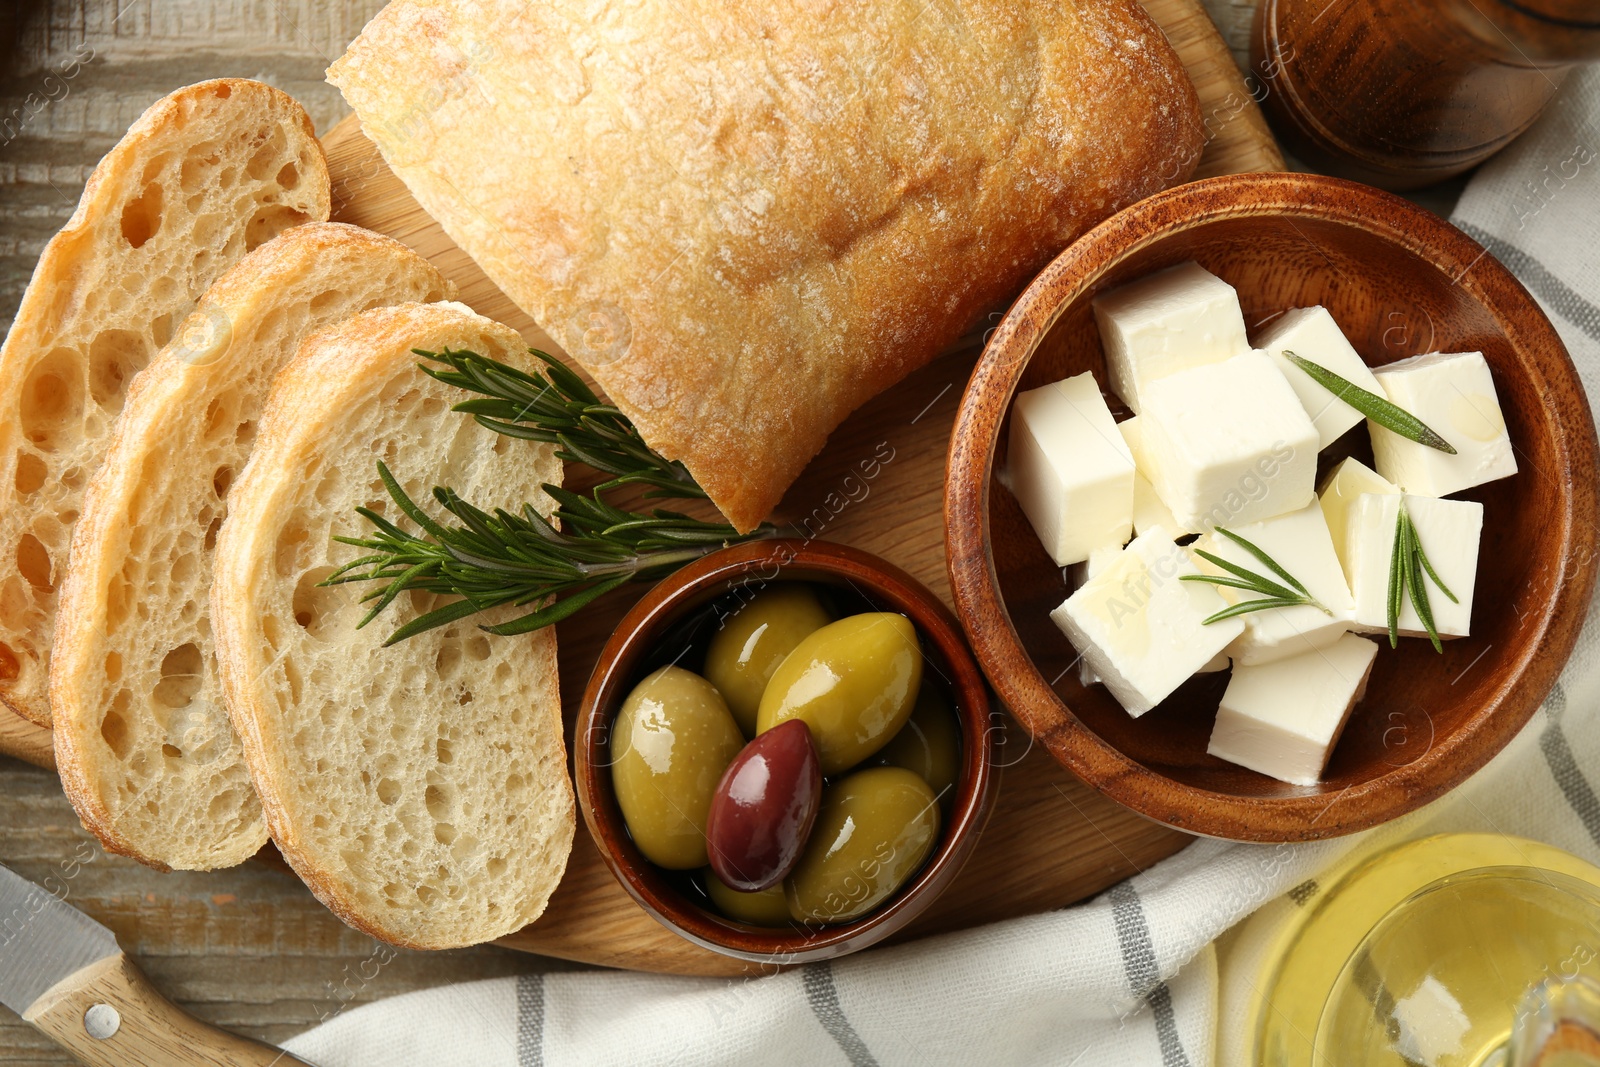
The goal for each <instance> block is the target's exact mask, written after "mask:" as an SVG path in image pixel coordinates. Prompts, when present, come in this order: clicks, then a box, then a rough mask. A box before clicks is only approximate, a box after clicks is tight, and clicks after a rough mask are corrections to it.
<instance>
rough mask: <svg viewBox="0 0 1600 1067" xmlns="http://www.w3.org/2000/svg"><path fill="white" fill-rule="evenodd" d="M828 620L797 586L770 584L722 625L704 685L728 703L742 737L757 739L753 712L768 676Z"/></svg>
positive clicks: (807, 592)
mask: <svg viewBox="0 0 1600 1067" xmlns="http://www.w3.org/2000/svg"><path fill="white" fill-rule="evenodd" d="M832 621H833V617H832V616H831V615H829V614H828V612H827V609H826V608H824V607H823V606H822V602H821V601H820V600H818V599H817V594H816V593H814V592H812V591H811V589H810V588H809V587H807V586H805V585H802V584H800V583H799V582H778V583H776V584H773V585H769V586H767V587H766V588H765V589H762V590H761V591H760V592H758V593H756V595H755V596H753V597H751V598H750V601H749V602H748V603H747V604H745V605H744V606H743V607H741V608H739V610H738V611H736V612H734V614H733V615H732V616H731V617H728V618H726V619H724V620H723V624H722V629H720V630H718V631H717V632H716V634H715V635H714V636H713V637H712V638H711V647H710V648H708V649H707V650H706V680H707V681H709V682H710V683H711V684H712V685H714V686H716V687H717V691H718V692H720V693H721V694H722V696H723V698H724V699H725V700H727V702H728V710H729V711H731V712H733V718H734V721H735V722H737V723H738V724H739V728H740V729H741V730H743V731H744V733H745V736H746V737H754V736H755V735H756V711H757V709H758V708H760V706H761V694H762V692H764V691H765V690H766V688H767V682H768V681H769V680H771V678H772V672H773V671H775V670H777V669H778V664H780V663H782V662H783V660H784V657H786V656H787V655H788V654H789V653H790V652H793V651H794V647H795V646H796V645H798V644H799V643H800V642H801V641H802V640H804V639H805V638H806V637H807V636H809V635H810V634H812V633H814V632H815V631H817V630H820V629H822V628H823V627H824V626H826V625H828V623H830V622H832Z"/></svg>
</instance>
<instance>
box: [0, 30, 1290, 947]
mask: <svg viewBox="0 0 1600 1067" xmlns="http://www.w3.org/2000/svg"><path fill="white" fill-rule="evenodd" d="M1144 3H1145V7H1146V8H1147V9H1148V10H1149V11H1150V13H1151V14H1152V15H1153V16H1154V17H1155V18H1156V20H1157V21H1158V22H1160V23H1161V25H1162V28H1163V29H1164V30H1165V31H1166V33H1167V36H1168V37H1169V38H1170V39H1171V41H1172V43H1173V46H1174V47H1175V48H1176V49H1177V51H1178V53H1179V55H1180V56H1181V57H1182V58H1183V61H1184V64H1185V65H1186V67H1187V68H1188V71H1189V74H1190V77H1191V78H1192V79H1193V81H1194V83H1195V86H1196V89H1197V90H1198V91H1199V94H1200V99H1201V105H1202V112H1203V116H1204V121H1205V124H1206V129H1207V134H1208V141H1207V145H1206V151H1205V154H1204V156H1203V157H1202V158H1201V161H1200V166H1199V170H1198V172H1197V175H1196V176H1197V177H1207V176H1210V175H1215V174H1231V173H1240V172H1244V171H1252V170H1282V169H1283V157H1282V156H1281V155H1280V154H1279V152H1278V149H1277V147H1276V145H1275V144H1274V143H1273V141H1272V137H1271V134H1270V133H1269V132H1268V130H1267V127H1266V124H1265V122H1264V121H1263V120H1262V118H1261V116H1260V113H1259V111H1258V110H1257V109H1256V106H1255V102H1254V101H1253V100H1252V99H1251V98H1250V95H1249V93H1248V91H1247V89H1246V87H1245V84H1244V80H1243V78H1242V77H1241V76H1240V74H1239V71H1238V69H1237V67H1236V66H1235V65H1234V62H1233V59H1232V57H1231V56H1230V55H1229V53H1228V50H1227V47H1226V46H1225V45H1224V44H1223V41H1222V38H1221V37H1220V35H1219V34H1218V33H1217V30H1216V28H1215V26H1213V25H1212V23H1211V20H1210V19H1209V18H1208V17H1207V15H1206V13H1205V11H1204V9H1203V8H1202V7H1201V5H1200V2H1199V0H1144ZM323 145H324V147H325V148H326V150H327V155H328V168H329V173H330V176H331V178H332V181H333V203H334V211H333V217H334V218H335V219H337V220H339V221H343V222H350V223H354V224H356V225H360V226H365V227H367V228H369V229H373V230H377V231H379V232H382V233H387V234H390V235H392V236H394V237H396V238H398V239H399V240H402V241H404V242H405V243H407V244H408V245H410V246H411V247H413V248H415V249H416V250H417V251H418V252H419V253H421V254H422V255H424V256H426V257H427V258H428V259H430V260H432V261H433V262H434V264H435V265H437V266H438V267H439V269H440V270H441V271H442V272H443V273H444V274H445V275H446V276H447V277H449V278H450V279H451V280H452V281H454V282H455V283H456V285H457V286H458V287H459V289H460V292H461V299H462V300H463V301H464V302H465V303H467V304H469V305H471V306H472V307H473V308H474V309H476V310H477V311H478V312H480V313H481V314H484V315H487V316H489V317H491V318H494V319H498V320H500V321H501V322H505V323H507V324H509V325H511V326H513V327H515V328H516V329H518V330H520V331H521V332H522V334H523V336H524V337H525V338H526V339H527V341H528V343H529V344H530V345H533V346H535V347H538V348H542V349H545V350H546V351H551V352H559V351H560V349H559V347H558V346H556V345H555V344H554V342H552V341H551V340H550V338H549V337H548V336H547V335H546V334H544V332H543V331H541V330H540V329H539V328H538V326H537V325H535V324H534V322H533V320H532V319H530V318H529V317H528V316H527V315H526V314H524V313H523V312H522V311H521V310H520V309H518V308H517V307H516V306H515V305H514V304H512V303H511V301H510V300H509V299H508V298H507V297H506V296H505V294H504V293H502V292H501V291H500V290H499V289H498V288H496V286H495V285H494V284H493V283H492V282H490V281H489V279H488V278H487V277H486V276H485V275H484V274H483V272H482V271H481V270H479V269H478V267H477V265H476V264H474V263H473V262H472V260H471V259H469V258H468V257H467V255H466V253H464V252H462V251H461V249H459V248H458V247H456V245H455V244H454V243H453V242H452V241H451V240H450V239H449V237H447V236H446V235H445V233H444V231H443V230H442V229H441V228H440V227H439V226H438V224H436V223H435V222H434V221H433V220H432V219H431V218H430V217H429V216H428V215H427V214H426V213H425V212H423V211H422V209H421V208H420V207H418V206H417V204H416V202H415V201H414V200H413V199H412V198H411V195H410V194H409V193H408V192H407V191H406V189H405V187H404V185H402V184H401V183H400V181H399V180H398V179H396V178H395V177H394V175H393V174H392V173H390V171H389V169H388V167H387V166H385V165H384V163H383V160H382V158H381V157H380V156H379V155H378V152H377V150H376V149H375V148H374V147H373V145H372V143H371V142H370V141H368V140H367V139H366V138H365V137H364V136H363V135H362V133H361V131H360V127H359V126H358V125H357V124H356V122H355V120H354V118H353V117H352V118H349V119H346V120H345V121H344V122H341V123H340V124H339V125H337V126H335V127H334V128H333V129H332V130H331V131H329V133H328V134H327V135H326V136H325V137H324V138H323ZM979 340H980V339H979V338H973V339H972V343H970V344H967V345H964V346H962V347H960V348H958V349H957V350H955V351H952V352H951V353H948V354H946V355H945V356H943V357H941V358H940V359H939V360H937V361H935V362H934V363H932V364H931V365H930V366H928V367H926V368H924V369H923V370H922V371H919V372H918V373H916V374H914V375H912V376H911V377H910V378H909V379H907V380H906V381H905V382H903V383H902V384H901V385H899V386H897V387H896V388H894V389H891V390H889V391H888V392H887V393H886V394H884V395H883V396H880V397H879V398H877V399H876V400H874V401H873V402H871V403H869V404H868V405H866V406H865V407H863V408H862V409H861V410H860V411H858V412H856V413H855V414H854V415H853V416H851V418H850V419H849V420H848V421H846V422H845V423H844V425H842V426H841V427H840V428H839V429H838V430H836V431H835V432H834V434H833V436H832V437H831V438H830V440H829V442H828V446H827V448H826V449H824V450H823V452H822V453H821V454H820V455H819V456H818V457H817V458H816V459H815V460H814V461H813V462H812V464H811V465H810V467H808V468H807V470H806V472H805V474H804V475H802V477H801V478H800V480H799V481H798V482H797V483H796V484H795V485H794V487H793V488H792V489H791V490H790V492H789V493H788V495H787V496H786V497H785V498H784V501H783V504H782V505H781V507H780V509H779V516H778V517H779V518H780V519H785V520H788V521H794V522H798V521H801V520H805V522H806V528H807V529H808V530H809V531H811V532H812V533H813V534H815V535H817V536H821V537H824V538H827V539H829V540H833V541H840V542H844V543H847V544H852V545H855V546H857V547H859V548H862V549H865V550H867V551H869V552H874V553H877V554H878V555H880V556H883V557H884V558H886V559H888V560H890V561H891V562H893V563H896V564H898V565H899V566H901V567H903V568H905V569H906V570H907V571H909V572H910V573H911V574H913V575H915V576H916V577H917V578H919V579H920V580H921V581H923V582H924V583H926V584H927V585H928V586H929V588H931V589H933V590H934V592H936V593H937V594H938V595H940V596H942V597H943V598H944V599H945V600H946V601H947V602H948V601H949V600H950V590H949V583H948V579H947V577H946V574H945V559H944V529H943V516H942V507H943V490H944V460H945V452H946V450H947V447H948V445H949V438H950V427H951V424H952V421H953V420H954V417H955V410H956V405H957V403H958V401H959V400H960V397H961V392H962V389H963V388H964V387H965V385H966V380H967V377H968V375H969V373H970V372H971V369H972V364H973V361H974V360H975V359H976V357H977V354H978V349H979ZM890 453H892V458H891V459H890V460H889V461H888V462H881V460H882V457H883V456H884V455H886V454H890ZM873 455H876V456H877V457H878V458H879V459H880V465H881V470H880V473H879V475H878V476H877V477H876V478H875V479H873V480H872V481H871V482H868V483H862V482H861V481H860V480H859V477H858V473H857V472H858V470H859V468H858V467H857V461H858V460H860V459H862V458H864V457H867V456H873ZM847 476H850V477H851V481H849V482H848V483H847V482H846V480H845V479H846V477H847ZM641 593H642V590H631V591H628V590H624V591H619V592H618V593H617V594H614V595H613V596H611V597H609V598H607V599H605V600H602V601H600V602H599V603H597V604H596V605H595V606H594V607H592V608H591V609H589V610H587V611H586V612H584V613H583V614H581V615H580V616H579V617H577V618H575V619H573V620H569V621H568V622H566V623H563V624H561V626H560V627H559V628H558V639H559V645H560V658H561V687H562V692H563V694H564V696H565V704H566V712H567V724H568V730H569V743H570V730H571V725H572V718H573V715H574V714H575V711H576V702H577V698H578V697H579V695H580V694H581V693H582V691H583V688H584V684H585V682H586V681H587V680H588V676H589V672H590V670H591V668H592V667H593V664H594V661H595V659H596V656H597V655H598V653H599V650H600V646H601V645H602V644H603V643H604V641H605V639H606V638H607V637H608V636H609V635H610V634H611V632H612V630H613V629H614V628H615V625H616V623H617V621H618V620H619V619H620V618H621V617H622V615H623V613H624V612H626V611H627V609H628V607H629V606H630V605H631V604H632V603H633V602H634V601H635V600H636V599H637V598H638V596H639V595H640V594H641ZM0 751H3V752H7V753H10V754H12V755H16V756H20V757H21V758H23V759H27V760H30V761H31V762H34V763H37V764H39V765H41V766H51V765H52V764H51V756H50V736H49V733H48V731H44V730H41V729H39V728H37V727H34V726H33V725H32V724H30V723H26V722H24V721H22V720H21V719H18V718H16V717H15V716H12V715H10V714H9V713H7V712H4V711H3V710H0ZM1000 751H1001V757H1000V763H1001V767H1002V769H1001V772H1000V775H999V778H1000V785H999V791H998V795H997V798H996V803H995V807H994V812H993V815H992V817H991V819H990V822H989V825H988V828H987V829H986V830H985V832H984V835H983V838H982V840H981V841H980V843H979V846H978V849H977V851H976V853H975V854H974V856H973V858H972V859H971V861H970V862H969V863H968V865H967V867H966V868H965V869H964V870H963V872H962V874H961V876H960V877H959V878H958V879H957V881H956V883H955V884H954V885H953V886H952V887H951V889H950V890H949V891H947V892H946V893H945V894H944V895H943V896H942V897H941V898H940V899H939V900H938V901H937V902H935V903H934V905H933V906H932V907H931V908H930V909H929V911H928V912H927V913H926V914H925V915H924V916H922V917H921V918H920V919H918V920H917V921H916V922H915V923H913V924H912V926H911V927H910V928H909V930H908V931H907V932H906V933H905V934H903V935H902V937H901V939H902V940H903V939H907V938H915V937H919V936H925V935H927V934H930V933H937V932H941V931H948V930H956V929H962V928H965V927H969V926H975V925H978V924H980V923H986V922H991V921H994V920H996V919H1001V918H1008V917H1012V916H1018V915H1028V914H1034V913H1038V912H1042V911H1047V910H1050V909H1052V908H1059V907H1063V906H1065V905H1067V904H1070V903H1073V902H1074V901H1078V900H1081V899H1083V898H1084V897H1087V896H1089V895H1091V894H1093V893H1096V892H1099V891H1100V890H1102V889H1104V888H1105V887H1107V886H1109V885H1111V884H1113V883H1115V882H1117V881H1120V880H1121V879H1123V878H1125V877H1127V876H1128V875H1130V874H1133V873H1135V872H1136V871H1139V870H1142V869H1144V868H1145V867H1148V866H1149V865H1150V864H1152V863H1154V862H1155V861H1156V860H1159V859H1161V858H1163V857H1165V856H1168V855H1170V854H1172V853H1173V852H1175V851H1177V850H1178V849H1180V848H1182V847H1183V846H1184V845H1185V844H1186V843H1188V841H1190V840H1191V838H1189V837H1188V836H1187V835H1184V834H1181V833H1178V832H1177V831H1174V830H1170V829H1167V828H1165V827H1161V826H1157V825H1156V824H1154V823H1150V822H1147V821H1145V820H1144V819H1142V818H1140V817H1139V816H1137V815H1134V814H1133V813H1132V812H1130V811H1127V810H1126V809H1124V808H1121V807H1118V806H1117V805H1115V804H1112V803H1111V802H1109V801H1107V800H1104V799H1102V798H1101V797H1100V796H1099V795H1098V794H1096V793H1094V792H1092V791H1091V790H1089V789H1088V788H1087V787H1086V786H1084V785H1083V784H1082V783H1081V782H1079V781H1078V780H1077V779H1075V778H1073V777H1072V776H1071V775H1070V774H1068V773H1067V772H1066V771H1065V770H1063V769H1062V768H1061V767H1060V766H1059V765H1058V764H1057V763H1055V761H1054V760H1052V759H1051V758H1050V756H1049V755H1047V754H1046V753H1045V752H1044V751H1043V750H1042V749H1036V748H1034V747H1033V746H1032V744H1031V741H1030V739H1029V738H1028V736H1027V735H1026V734H1025V733H1024V732H1023V731H1022V730H1021V729H1020V728H1019V727H1017V726H1016V725H1015V724H1014V723H1012V724H1011V725H1010V727H1009V731H1008V733H1007V735H1006V736H1005V737H1004V738H1003V743H1002V745H1001V748H1000ZM274 858H275V857H274ZM280 862H281V861H280ZM502 944H504V945H506V946H508V947H510V948H515V949H521V950H525V951H529V952H537V953H542V954H545V955H550V956H559V957H563V958H566V959H573V960H581V961H585V962H589V963H596V964H602V965H606V966H613V967H626V968H630V969H634V970H644V971H660V972H668V973H675V974H697V975H742V974H747V973H752V972H753V971H754V970H755V968H754V967H753V965H749V964H745V963H742V962H740V961H737V960H731V959H728V958H726V957H723V956H719V955H717V954H715V953H712V952H710V951H707V950H705V949H701V948H697V947H695V946H693V945H691V944H689V943H688V942H686V941H684V940H682V939H681V938H679V937H678V936H677V935H675V934H673V933H671V932H670V931H668V930H667V929H666V928H664V927H662V926H660V925H659V924H658V923H656V922H655V920H653V919H651V918H650V916H649V915H647V914H646V913H645V912H644V911H643V910H642V909H641V908H640V907H639V906H638V905H636V904H635V903H634V902H633V900H632V899H631V898H630V897H628V896H627V894H626V893H625V892H624V891H623V890H622V888H621V886H620V885H619V884H618V883H617V881H616V880H615V879H614V878H613V877H612V875H611V873H610V871H609V870H608V869H607V868H606V867H605V864H604V863H603V862H602V860H601V859H600V855H599V853H598V852H597V851H596V850H595V847H594V844H593V842H592V841H591V840H590V838H589V835H588V833H587V831H586V830H585V829H580V830H579V831H578V834H577V839H576V841H575V843H574V846H573V850H572V857H571V859H570V860H569V862H568V866H567V872H566V875H565V877H564V878H563V880H562V882H561V885H560V887H559V888H558V889H557V890H556V893H555V896H554V897H553V898H552V900H551V902H550V906H549V909H548V910H547V911H546V913H545V915H544V917H543V918H541V919H540V920H539V921H538V922H537V923H535V924H533V925H532V926H530V927H528V928H527V929H525V930H522V931H521V932H519V933H517V934H514V935H512V936H511V937H509V938H506V939H504V941H503V942H502Z"/></svg>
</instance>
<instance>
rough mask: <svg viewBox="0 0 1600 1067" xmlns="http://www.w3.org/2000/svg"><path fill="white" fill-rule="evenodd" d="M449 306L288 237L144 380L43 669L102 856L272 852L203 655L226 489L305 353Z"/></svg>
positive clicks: (428, 271)
mask: <svg viewBox="0 0 1600 1067" xmlns="http://www.w3.org/2000/svg"><path fill="white" fill-rule="evenodd" d="M453 295H454V288H453V287H452V286H451V285H450V284H449V283H448V282H446V281H445V280H444V278H443V277H442V276H441V275H440V274H439V272H438V271H437V270H435V269H434V268H433V266H432V265H431V264H429V263H428V262H427V261H426V260H424V259H423V258H422V257H421V256H419V255H417V254H416V253H415V252H413V251H411V249H409V248H407V247H406V246H405V245H403V244H401V243H400V242H399V241H396V240H394V239H392V238H389V237H381V236H379V235H378V234H375V233H371V232H369V231H367V230H363V229H359V228H357V227H355V226H346V225H344V224H342V223H337V222H315V223H309V224H307V225H304V226H296V227H294V228H293V229H290V230H287V231H285V232H284V233H282V234H280V235H279V236H277V237H275V238H273V239H272V240H271V241H268V242H267V243H266V244H264V245H262V246H261V247H260V248H258V249H256V250H255V251H254V252H251V253H250V254H249V255H247V256H245V258H244V259H243V260H241V261H240V262H239V264H238V265H237V266H235V267H234V268H233V269H232V270H230V271H228V273H226V274H224V275H223V276H222V277H221V278H220V279H218V280H217V282H216V283H215V284H214V285H212V286H211V288H210V289H208V290H207V291H206V295H205V296H204V297H203V298H202V299H201V301H200V306H199V307H198V308H196V309H195V311H194V313H193V314H192V315H191V316H190V317H189V320H188V321H187V322H186V323H185V324H184V327H183V328H182V329H181V330H180V331H179V336H180V337H182V338H183V340H182V341H180V342H177V343H174V344H169V345H168V346H167V347H166V348H164V349H162V351H161V353H160V354H159V355H157V356H156V358H155V359H154V360H153V361H152V362H151V363H150V365H149V366H148V367H146V368H145V369H144V370H143V371H141V372H140V373H139V375H138V376H137V377H136V378H134V381H133V386H132V388H130V389H129V391H128V398H127V402H126V404H125V405H124V407H123V409H122V416H121V418H120V419H118V421H117V428H116V430H115V431H114V432H113V434H112V440H111V444H110V446H109V447H108V448H107V450H106V456H105V460H104V462H103V463H102V464H101V466H100V470H99V472H98V473H97V474H96V475H95V476H94V478H93V480H91V481H90V483H89V488H88V491H87V492H86V493H85V494H84V500H83V514H82V515H81V516H80V517H79V518H78V523H77V528H76V530H75V531H74V533H73V540H72V555H71V561H70V562H69V563H68V565H67V574H66V579H65V581H63V582H62V583H61V601H60V610H59V611H58V613H57V619H56V633H55V642H54V645H53V648H52V650H51V658H50V704H51V709H52V715H53V719H54V727H55V747H56V763H57V766H58V767H59V769H60V772H61V782H62V785H63V786H65V788H66V792H67V796H68V797H69V798H71V800H72V804H73V806H74V807H75V808H76V809H77V811H78V815H79V817H80V818H82V820H83V824H84V826H86V827H88V829H89V830H90V831H92V832H93V833H94V834H95V836H96V837H98V838H99V839H100V840H101V842H102V843H104V844H105V846H106V847H107V848H108V849H110V850H111V851H113V852H120V853H122V854H123V855H127V856H132V857H134V858H135V859H138V860H141V861H143V862H144V863H147V864H149V865H151V866H152V867H158V868H162V869H172V868H176V869H180V870H209V869H211V868H214V867H227V866H231V865H232V864H235V863H240V862H242V861H243V860H245V859H247V858H248V857H250V856H251V855H253V854H254V853H255V852H256V851H257V850H258V849H260V847H261V846H262V845H263V844H265V843H266V840H267V829H266V824H265V823H264V822H263V821H262V817H261V805H260V802H259V801H258V800H257V799H256V795H255V790H254V789H252V788H251V786H250V777H249V773H248V772H247V771H246V769H245V765H244V757H243V754H242V752H241V750H240V747H239V739H238V737H237V736H236V735H235V734H234V732H233V727H232V726H231V725H230V724H229V722H228V715H227V710H226V708H225V706H224V704H223V700H222V686H221V682H220V681H219V680H218V678H217V670H216V658H215V655H214V652H213V648H212V630H211V563H212V552H213V550H214V548H215V545H216V541H217V534H218V531H219V530H220V529H221V526H222V522H223V518H224V516H226V514H227V509H228V495H229V491H230V488H231V486H232V484H233V481H234V479H235V477H236V476H237V475H238V473H239V471H241V470H242V469H243V468H244V465H245V461H246V460H247V459H248V458H249V455H250V448H251V445H252V443H253V442H254V440H255V435H256V423H257V421H258V420H259V419H260V418H261V410H262V408H263V407H264V406H265V404H266V400H267V393H268V391H269V390H270V388H271V385H272V380H273V377H274V376H275V375H276V374H277V373H278V371H279V370H280V369H281V368H282V367H283V365H284V364H285V363H287V362H288V361H289V358H290V357H291V356H293V355H294V353H295V351H296V350H297V349H298V348H299V347H300V343H301V342H302V341H304V340H305V339H306V338H307V337H308V336H310V335H311V334H312V333H314V332H316V331H317V330H319V329H321V328H322V327H325V326H329V325H332V324H334V323H337V322H340V321H342V320H344V319H346V318H349V317H350V316H351V315H354V314H357V313H358V312H362V311H366V310H368V309H369V308H372V307H378V306H383V305H387V304H401V303H415V302H418V301H431V300H443V299H446V298H447V297H450V296H453Z"/></svg>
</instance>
